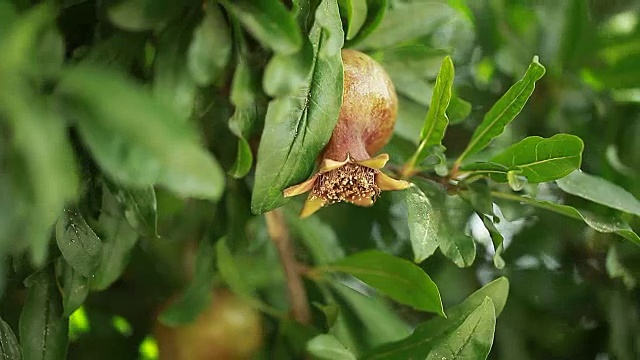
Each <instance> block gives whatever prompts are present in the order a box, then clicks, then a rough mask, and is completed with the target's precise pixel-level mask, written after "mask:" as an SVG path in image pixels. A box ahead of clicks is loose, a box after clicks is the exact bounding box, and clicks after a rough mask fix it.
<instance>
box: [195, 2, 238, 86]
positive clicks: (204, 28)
mask: <svg viewBox="0 0 640 360" xmlns="http://www.w3.org/2000/svg"><path fill="white" fill-rule="evenodd" d="M232 48H233V42H232V40H231V30H230V29H229V25H228V24H227V21H226V19H225V17H224V15H223V14H222V12H221V11H220V8H219V6H218V4H217V3H216V2H207V7H206V12H205V14H204V18H202V20H201V21H200V24H198V26H197V27H196V28H195V30H194V33H193V40H192V41H191V43H190V44H189V49H188V51H187V67H188V69H189V73H190V74H191V76H192V77H193V80H195V82H196V83H197V84H198V85H200V86H207V85H210V84H213V83H216V82H217V81H218V79H219V78H220V77H221V75H222V73H223V70H224V68H225V67H226V66H227V63H228V62H229V58H230V56H231V49H232Z"/></svg>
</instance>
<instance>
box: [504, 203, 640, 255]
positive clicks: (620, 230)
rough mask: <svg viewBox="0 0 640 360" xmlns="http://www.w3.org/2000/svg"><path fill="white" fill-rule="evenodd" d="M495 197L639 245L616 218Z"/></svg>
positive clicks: (628, 230) (551, 205) (630, 229)
mask: <svg viewBox="0 0 640 360" xmlns="http://www.w3.org/2000/svg"><path fill="white" fill-rule="evenodd" d="M494 196H496V197H503V198H505V199H508V200H515V201H520V202H522V203H525V204H528V205H532V206H535V207H537V208H540V209H545V210H549V211H553V212H556V213H558V214H561V215H564V216H567V217H570V218H573V219H576V220H580V221H583V222H584V223H585V224H587V225H588V226H589V227H591V228H592V229H594V230H596V231H598V232H601V233H614V234H617V235H620V236H622V237H623V238H625V239H627V240H629V241H632V242H634V243H636V244H637V245H640V237H639V236H638V234H636V233H635V232H634V231H633V229H632V228H631V227H630V226H629V224H627V223H626V222H625V221H624V220H622V219H620V218H617V217H604V216H598V215H596V214H592V213H590V212H588V211H585V210H578V209H576V208H574V207H571V206H568V205H562V204H555V203H552V202H549V201H545V200H536V199H532V198H529V197H521V196H515V195H507V196H501V195H498V194H494Z"/></svg>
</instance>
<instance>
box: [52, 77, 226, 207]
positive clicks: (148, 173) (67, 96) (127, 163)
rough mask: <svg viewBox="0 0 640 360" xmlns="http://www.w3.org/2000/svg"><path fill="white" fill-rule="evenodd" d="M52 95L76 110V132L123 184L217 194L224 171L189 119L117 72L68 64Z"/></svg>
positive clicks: (211, 196) (213, 196) (202, 195)
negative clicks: (179, 115)
mask: <svg viewBox="0 0 640 360" xmlns="http://www.w3.org/2000/svg"><path fill="white" fill-rule="evenodd" d="M57 95H58V96H60V97H61V98H62V99H63V100H64V101H65V102H66V104H67V105H69V106H70V108H71V109H72V110H75V111H76V113H77V116H79V120H80V121H79V123H78V129H79V130H80V135H81V136H82V138H83V140H84V142H85V143H86V144H87V147H88V148H89V150H90V151H91V153H92V154H93V156H94V158H95V160H96V161H97V162H98V164H99V165H100V166H101V167H102V168H103V169H104V170H105V171H106V172H107V173H108V174H110V175H111V176H113V177H114V178H115V179H116V180H118V181H120V182H122V183H123V184H124V185H128V186H143V185H145V186H146V185H151V184H154V183H159V184H161V185H164V186H166V187H167V188H168V189H169V190H171V191H173V192H175V193H177V194H179V195H182V196H191V197H196V198H207V199H213V200H216V199H218V198H219V197H220V195H221V194H222V190H223V186H224V175H223V172H222V170H221V169H220V166H219V165H218V163H217V162H216V161H215V160H214V159H213V158H212V157H211V155H210V154H209V153H208V152H207V151H206V150H205V149H204V148H203V147H202V146H201V145H200V144H199V143H198V139H197V136H196V134H195V132H194V131H193V129H192V128H190V127H189V124H187V123H184V122H183V121H181V120H180V119H179V118H178V117H177V116H175V115H174V113H173V112H172V111H171V109H169V108H168V107H167V106H166V104H163V103H162V102H160V101H157V100H155V99H153V98H152V97H151V96H150V95H149V93H148V92H146V91H144V90H143V89H142V88H141V87H139V86H137V85H135V84H133V83H131V82H130V81H129V80H127V79H125V78H124V77H123V76H122V75H120V74H119V73H115V72H111V71H106V70H100V69H96V68H93V67H88V66H77V67H74V68H70V69H69V70H67V71H66V73H65V75H64V76H63V78H62V79H61V81H60V84H59V86H58V89H57ZM114 104H117V106H114ZM131 119H136V121H131Z"/></svg>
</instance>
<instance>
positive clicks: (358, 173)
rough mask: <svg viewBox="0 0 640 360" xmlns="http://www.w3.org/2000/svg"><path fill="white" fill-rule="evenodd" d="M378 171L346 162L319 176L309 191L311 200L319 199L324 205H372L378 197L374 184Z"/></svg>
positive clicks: (377, 190) (378, 191) (378, 190)
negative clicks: (344, 203)
mask: <svg viewBox="0 0 640 360" xmlns="http://www.w3.org/2000/svg"><path fill="white" fill-rule="evenodd" d="M378 172H379V171H378V170H376V169H372V168H369V167H366V166H362V165H359V164H356V163H352V162H348V163H346V164H344V165H343V166H340V167H338V168H336V169H333V170H330V171H327V172H325V173H322V174H320V175H319V177H318V179H317V180H316V182H315V185H314V187H313V190H312V191H311V199H312V200H314V199H317V198H320V199H322V200H324V202H326V204H333V203H336V202H342V201H347V202H350V203H354V204H357V205H373V203H374V202H375V201H376V200H377V198H378V196H379V195H380V188H379V187H378V185H377V184H376V174H377V173H378Z"/></svg>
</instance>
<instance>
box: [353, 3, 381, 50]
mask: <svg viewBox="0 0 640 360" xmlns="http://www.w3.org/2000/svg"><path fill="white" fill-rule="evenodd" d="M387 4H388V1H387V0H366V5H367V17H366V18H365V19H364V23H363V24H362V26H361V27H360V31H358V32H357V33H356V34H355V36H353V37H352V38H350V39H349V38H348V39H347V40H348V41H347V44H346V45H347V46H346V47H348V48H352V47H354V45H356V44H357V43H359V42H360V41H362V40H364V39H366V38H367V37H368V36H369V35H370V34H371V33H372V32H373V31H374V30H375V29H376V28H377V27H378V26H379V25H380V23H381V22H382V19H383V18H384V15H385V13H386V12H387Z"/></svg>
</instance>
